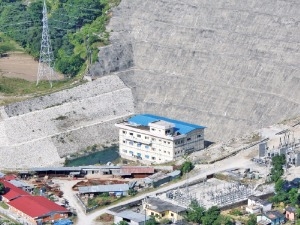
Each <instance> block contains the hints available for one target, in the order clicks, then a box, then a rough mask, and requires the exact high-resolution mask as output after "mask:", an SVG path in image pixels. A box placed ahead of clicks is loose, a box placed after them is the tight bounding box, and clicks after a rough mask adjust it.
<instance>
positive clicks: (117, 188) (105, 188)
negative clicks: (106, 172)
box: [78, 184, 129, 194]
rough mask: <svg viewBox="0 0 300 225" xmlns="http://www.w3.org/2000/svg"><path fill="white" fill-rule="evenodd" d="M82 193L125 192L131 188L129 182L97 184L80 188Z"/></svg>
mask: <svg viewBox="0 0 300 225" xmlns="http://www.w3.org/2000/svg"><path fill="white" fill-rule="evenodd" d="M78 190H79V193H80V194H85V193H98V192H101V193H102V192H124V191H128V190H129V186H128V184H109V185H95V186H85V187H79V188H78Z"/></svg>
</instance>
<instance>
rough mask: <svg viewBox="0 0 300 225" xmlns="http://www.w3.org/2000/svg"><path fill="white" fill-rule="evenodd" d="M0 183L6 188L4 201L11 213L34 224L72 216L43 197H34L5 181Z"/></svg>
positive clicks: (1, 180) (3, 196)
mask: <svg viewBox="0 0 300 225" xmlns="http://www.w3.org/2000/svg"><path fill="white" fill-rule="evenodd" d="M0 182H1V183H3V185H4V187H5V193H4V194H3V195H2V200H3V201H5V202H6V203H7V204H8V206H9V209H10V210H11V211H13V212H14V213H16V214H18V215H19V216H20V217H22V218H25V219H27V220H29V221H30V222H31V223H32V224H42V223H45V222H52V221H56V220H60V219H65V218H67V217H68V216H69V214H70V211H69V210H67V209H66V208H64V207H62V206H60V205H58V204H56V203H54V202H52V201H50V200H49V199H47V198H45V197H43V196H32V195H30V194H29V193H28V192H26V191H23V190H22V189H21V188H18V187H16V186H14V185H13V184H11V183H9V182H8V181H6V180H4V179H0Z"/></svg>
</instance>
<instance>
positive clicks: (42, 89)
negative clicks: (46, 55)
mask: <svg viewBox="0 0 300 225" xmlns="http://www.w3.org/2000/svg"><path fill="white" fill-rule="evenodd" d="M71 82H72V80H69V81H67V80H62V81H55V83H54V88H53V89H52V90H49V82H48V81H40V83H39V85H38V86H36V83H35V82H30V81H26V80H23V79H19V78H8V77H4V76H0V93H3V94H6V95H15V96H24V95H29V94H36V95H39V94H46V93H50V91H58V90H61V89H64V88H66V87H68V86H69V85H70V83H71ZM77 84H80V82H78V83H77ZM73 86H74V85H73Z"/></svg>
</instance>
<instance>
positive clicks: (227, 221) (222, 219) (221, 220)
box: [213, 215, 235, 225]
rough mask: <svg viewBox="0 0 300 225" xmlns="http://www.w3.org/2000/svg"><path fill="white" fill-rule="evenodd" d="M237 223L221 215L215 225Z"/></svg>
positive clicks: (232, 224)
mask: <svg viewBox="0 0 300 225" xmlns="http://www.w3.org/2000/svg"><path fill="white" fill-rule="evenodd" d="M234 224H235V222H234V221H233V220H232V218H230V217H229V216H223V215H219V216H218V218H217V220H215V222H214V223H213V225H234Z"/></svg>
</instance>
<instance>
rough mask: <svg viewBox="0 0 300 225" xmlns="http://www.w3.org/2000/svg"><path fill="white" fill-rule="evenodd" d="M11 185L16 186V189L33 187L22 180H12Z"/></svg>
mask: <svg viewBox="0 0 300 225" xmlns="http://www.w3.org/2000/svg"><path fill="white" fill-rule="evenodd" d="M8 182H9V183H11V184H12V185H14V186H16V187H32V185H30V184H27V183H25V182H23V181H21V180H10V181H8Z"/></svg>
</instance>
